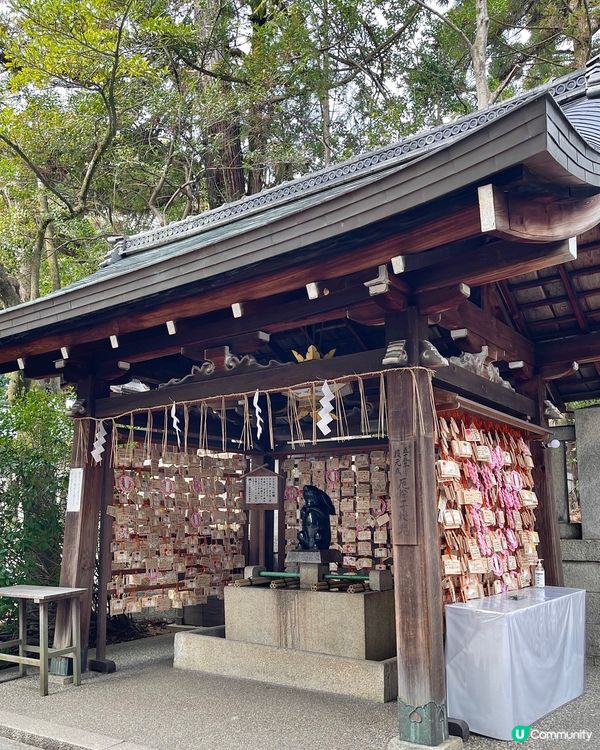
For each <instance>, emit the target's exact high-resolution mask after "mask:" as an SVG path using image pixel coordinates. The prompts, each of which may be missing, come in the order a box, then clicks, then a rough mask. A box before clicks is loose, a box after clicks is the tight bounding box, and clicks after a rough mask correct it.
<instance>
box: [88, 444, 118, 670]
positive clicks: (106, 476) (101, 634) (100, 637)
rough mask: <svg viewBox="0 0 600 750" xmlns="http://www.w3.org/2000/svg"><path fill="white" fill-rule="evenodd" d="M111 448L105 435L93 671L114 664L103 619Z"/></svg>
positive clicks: (109, 569) (109, 568) (107, 569)
mask: <svg viewBox="0 0 600 750" xmlns="http://www.w3.org/2000/svg"><path fill="white" fill-rule="evenodd" d="M111 451H112V434H111V433H109V434H108V435H107V436H106V445H105V454H104V460H103V461H102V465H103V467H104V472H103V480H102V503H101V509H100V544H99V553H100V554H99V561H98V564H99V574H98V610H97V612H96V654H95V657H94V658H93V659H90V660H89V668H90V670H92V671H93V672H105V673H110V672H115V671H116V668H117V667H116V664H115V663H114V661H112V660H111V659H107V658H106V621H107V607H108V596H107V586H108V583H109V581H110V578H111V575H112V554H111V551H110V545H111V541H112V518H111V517H110V516H109V515H108V514H107V513H106V509H107V508H108V506H109V505H111V504H112V500H113V493H114V468H113V466H112V463H111V461H110V455H111Z"/></svg>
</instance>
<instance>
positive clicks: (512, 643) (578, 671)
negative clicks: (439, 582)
mask: <svg viewBox="0 0 600 750" xmlns="http://www.w3.org/2000/svg"><path fill="white" fill-rule="evenodd" d="M445 611H446V679H447V688H448V715H449V716H451V717H452V718H455V719H463V720H464V721H466V722H467V723H468V725H469V728H470V730H471V731H472V732H476V733H477V734H482V735H485V736H487V737H495V738H497V739H501V740H510V739H512V736H511V733H512V730H513V728H514V727H515V726H529V725H531V724H533V723H534V722H535V721H537V720H538V719H541V718H542V717H543V716H545V715H546V714H548V713H550V711H553V710H554V709H556V708H558V707H559V706H562V705H563V704H565V703H568V702H569V701H571V700H573V699H574V698H577V696H579V695H581V694H582V693H583V689H584V678H585V669H584V667H585V591H583V590H580V589H570V588H558V587H554V586H546V587H545V588H542V589H535V588H528V589H521V590H519V591H511V592H508V593H505V594H498V595H496V596H490V597H487V598H485V599H474V600H471V601H470V602H467V603H464V604H463V603H460V604H448V605H446V607H445Z"/></svg>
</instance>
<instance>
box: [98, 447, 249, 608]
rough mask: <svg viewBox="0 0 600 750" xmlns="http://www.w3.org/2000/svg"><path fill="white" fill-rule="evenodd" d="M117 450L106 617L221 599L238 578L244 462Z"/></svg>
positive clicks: (231, 458) (243, 517)
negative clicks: (147, 454)
mask: <svg viewBox="0 0 600 750" xmlns="http://www.w3.org/2000/svg"><path fill="white" fill-rule="evenodd" d="M151 455H152V457H151V459H150V461H147V460H145V458H146V451H145V450H144V449H143V448H141V447H133V446H131V445H130V446H128V447H125V448H123V447H120V448H119V449H118V451H117V455H116V458H117V461H116V466H115V491H114V500H113V503H112V504H111V505H110V506H109V507H108V509H107V513H108V514H109V515H110V516H112V517H113V519H114V521H113V537H112V544H111V552H112V560H113V562H112V580H111V582H110V584H109V586H108V593H109V595H110V612H111V615H115V614H121V613H126V614H132V613H139V612H141V611H142V610H146V609H147V610H153V611H158V612H160V611H165V610H170V609H178V608H181V607H184V606H191V605H195V604H204V603H206V602H207V600H208V597H209V596H214V597H217V598H222V597H223V588H224V587H225V586H226V585H227V584H228V583H230V582H231V581H233V580H235V579H236V578H240V577H242V570H243V568H244V565H245V562H246V561H245V558H244V555H243V537H244V524H245V522H246V513H245V511H244V509H243V504H244V503H243V490H244V482H243V475H244V474H245V473H246V471H247V460H246V458H245V457H244V456H241V455H231V454H228V455H226V456H222V455H216V454H206V455H203V456H198V455H195V454H185V453H180V452H177V453H171V452H170V451H164V452H161V451H160V449H159V448H157V447H153V448H152V450H151Z"/></svg>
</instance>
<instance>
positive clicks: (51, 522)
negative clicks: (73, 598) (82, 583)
mask: <svg viewBox="0 0 600 750" xmlns="http://www.w3.org/2000/svg"><path fill="white" fill-rule="evenodd" d="M71 441H72V427H71V424H70V419H69V418H68V417H67V416H66V413H65V394H64V393H51V392H48V391H45V390H42V389H39V388H35V389H30V390H27V391H23V392H20V393H19V394H18V396H17V398H16V400H15V401H14V402H13V403H11V404H8V403H6V402H0V586H8V585H13V584H18V583H28V584H40V585H56V584H57V583H58V577H59V572H60V558H61V546H62V532H63V518H64V505H65V497H66V487H67V484H68V468H69V459H70V454H71ZM14 618H15V610H14V607H13V606H12V605H11V604H10V603H8V602H4V601H0V630H11V629H13V630H14V627H15V619H14Z"/></svg>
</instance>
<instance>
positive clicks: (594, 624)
mask: <svg viewBox="0 0 600 750" xmlns="http://www.w3.org/2000/svg"><path fill="white" fill-rule="evenodd" d="M561 548H562V556H563V565H564V572H565V586H572V587H573V588H578V589H585V590H586V592H587V594H586V638H587V655H588V657H590V658H592V659H593V660H594V662H595V663H596V664H600V540H597V539H563V540H562V541H561Z"/></svg>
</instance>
